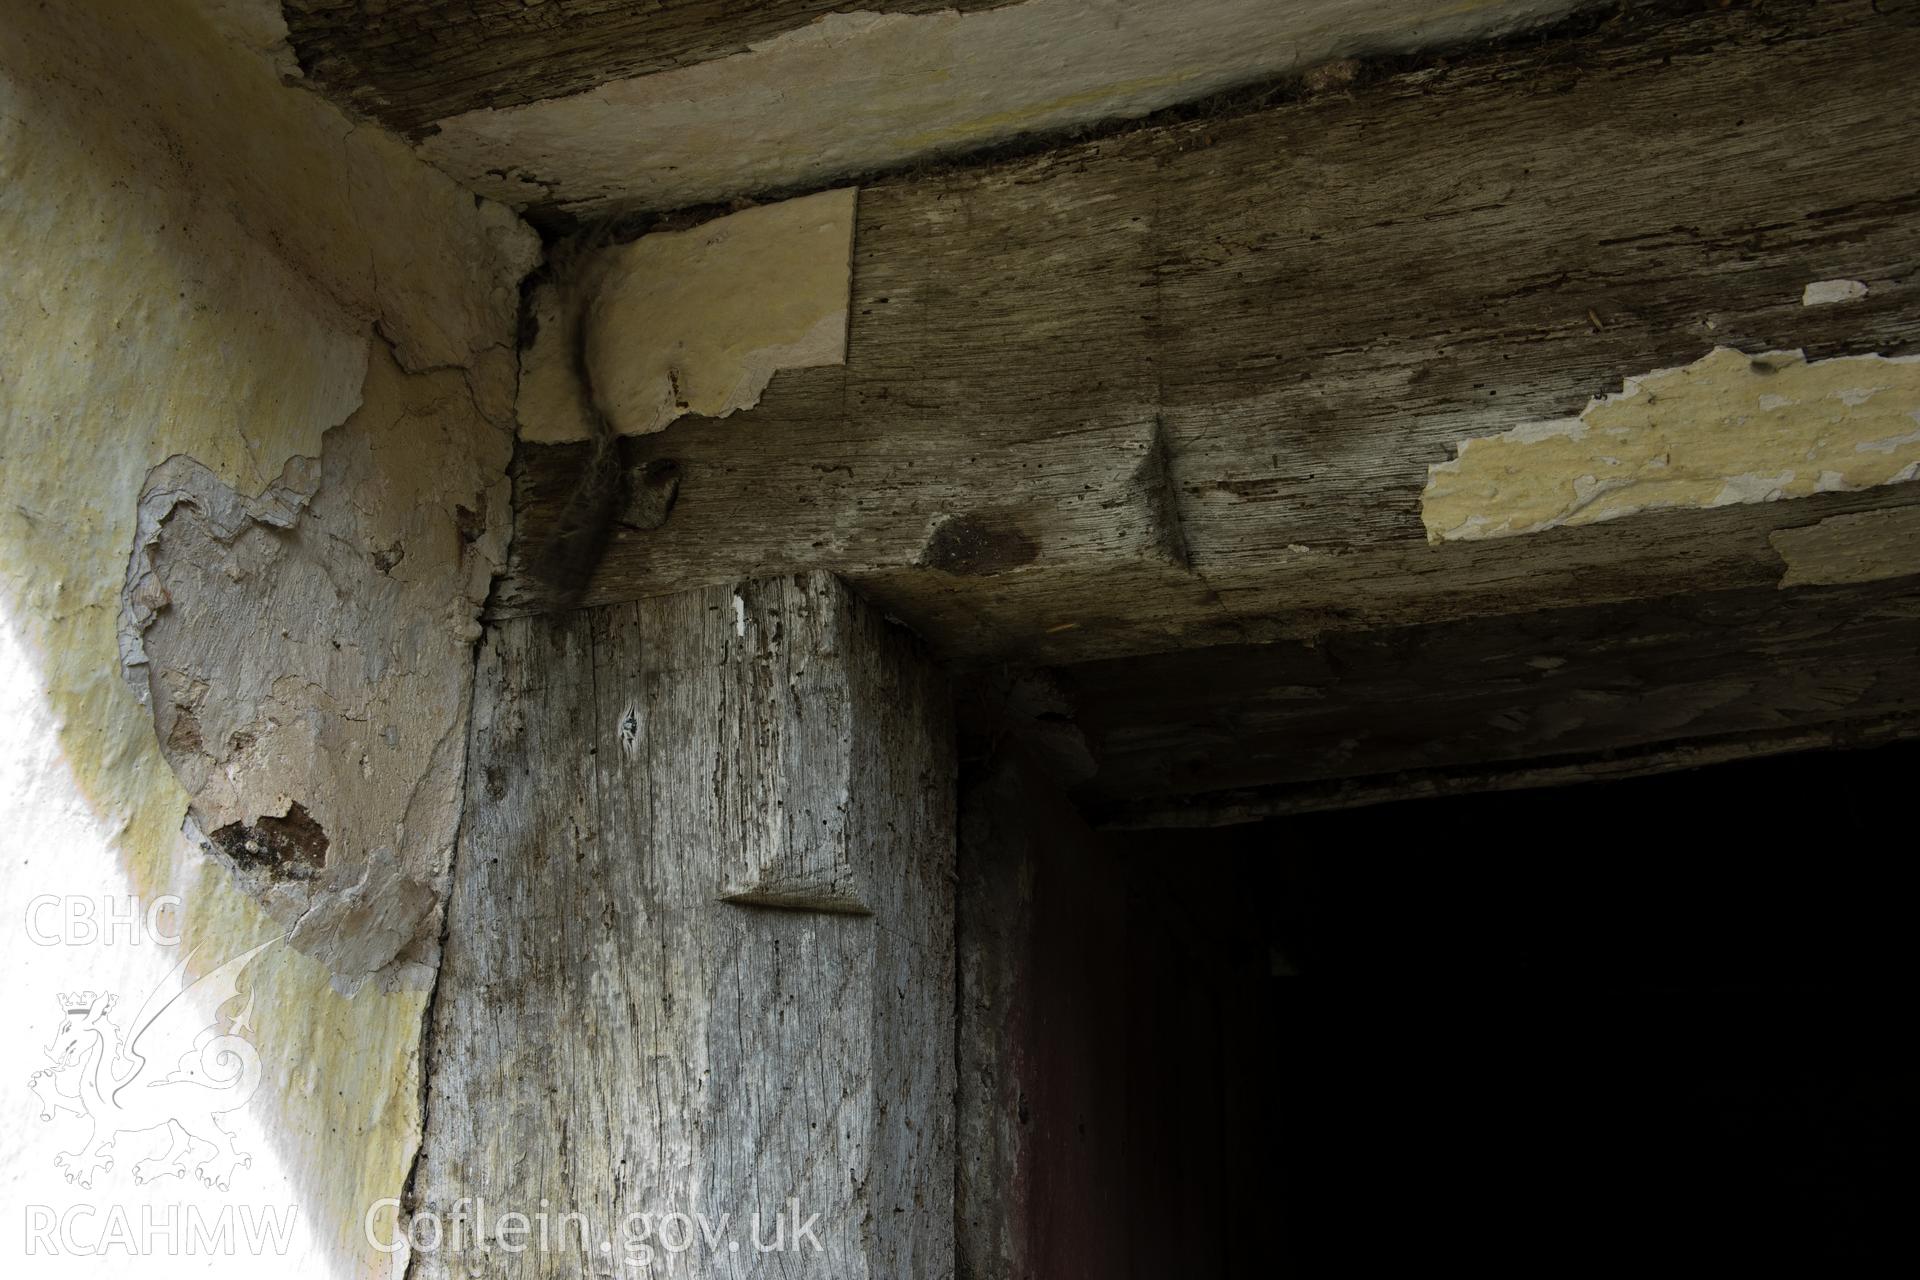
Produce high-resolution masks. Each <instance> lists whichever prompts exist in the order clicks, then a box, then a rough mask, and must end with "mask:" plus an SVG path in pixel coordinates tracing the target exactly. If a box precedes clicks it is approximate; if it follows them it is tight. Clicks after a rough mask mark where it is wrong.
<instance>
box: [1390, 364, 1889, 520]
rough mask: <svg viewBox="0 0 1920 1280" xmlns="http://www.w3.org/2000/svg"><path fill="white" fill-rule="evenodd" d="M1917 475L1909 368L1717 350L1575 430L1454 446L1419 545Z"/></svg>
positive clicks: (1513, 433) (1517, 431)
mask: <svg viewBox="0 0 1920 1280" xmlns="http://www.w3.org/2000/svg"><path fill="white" fill-rule="evenodd" d="M1916 475H1920V357H1916V356H1895V357H1887V356H1878V355H1867V356H1841V357H1836V358H1834V359H1831V360H1817V361H1814V362H1812V363H1808V362H1807V360H1806V359H1805V357H1804V356H1803V355H1802V354H1801V353H1800V352H1798V351H1770V352H1765V353H1761V354H1757V355H1751V356H1749V355H1745V354H1742V353H1741V352H1739V351H1736V350H1734V349H1732V348H1730V347H1716V348H1715V349H1714V350H1713V351H1712V352H1710V353H1708V354H1707V355H1705V356H1702V357H1701V358H1700V359H1698V360H1696V361H1694V362H1693V363H1692V364H1690V365H1686V366H1684V367H1682V368H1678V369H1660V370H1656V371H1654V372H1653V373H1648V374H1643V375H1641V376H1639V377H1633V378H1628V379H1626V383H1625V387H1624V389H1623V390H1622V391H1621V393H1620V394H1618V395H1613V396H1604V397H1602V398H1600V399H1597V400H1594V401H1591V402H1590V403H1589V404H1588V405H1587V407H1586V409H1584V410H1583V411H1582V412H1581V413H1580V414H1579V415H1578V416H1577V417H1572V418H1563V419H1559V420H1556V421H1552V422H1533V423H1525V424H1522V425H1521V426H1518V427H1515V428H1513V429H1512V430H1510V431H1505V432H1502V433H1501V434H1499V435H1497V436H1487V437H1482V438H1477V439H1471V440H1463V441H1461V442H1460V445H1459V448H1458V451H1457V454H1456V456H1455V458H1454V460H1453V461H1451V462H1443V463H1438V464H1436V465H1434V466H1432V467H1430V468H1429V469H1428V479H1427V487H1426V491H1425V493H1424V494H1423V495H1422V498H1421V505H1420V514H1421V519H1422V520H1423V521H1424V522H1425V524H1426V528H1427V538H1428V540H1429V541H1430V542H1450V541H1460V540H1470V539H1476V538H1500V537H1507V536H1510V535H1513V534H1521V533H1534V532H1537V531H1539V530H1542V529H1551V528H1555V527H1557V526H1560V525H1580V524H1594V523H1597V522H1599V521H1602V520H1615V519H1618V518H1620V517H1621V516H1627V515H1632V514H1634V513H1635V512H1639V511H1648V510H1658V509H1660V508H1671V507H1723V506H1728V505H1730V504H1733V503H1741V502H1772V501H1775V500H1777V499H1780V498H1798V497H1804V496H1806V495H1808V494H1813V493H1828V492H1833V491H1836V490H1848V489H1866V488H1871V487H1872V486H1874V485H1883V484H1898V483H1901V482H1903V481H1907V480H1912V479H1914V478H1915V476H1916Z"/></svg>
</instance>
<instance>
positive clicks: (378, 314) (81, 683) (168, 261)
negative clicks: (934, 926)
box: [0, 0, 537, 1276]
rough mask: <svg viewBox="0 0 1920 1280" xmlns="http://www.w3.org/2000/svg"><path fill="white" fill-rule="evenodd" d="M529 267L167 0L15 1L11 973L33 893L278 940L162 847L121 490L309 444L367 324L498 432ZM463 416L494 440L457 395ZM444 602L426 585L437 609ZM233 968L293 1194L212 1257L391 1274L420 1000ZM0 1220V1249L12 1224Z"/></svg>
mask: <svg viewBox="0 0 1920 1280" xmlns="http://www.w3.org/2000/svg"><path fill="white" fill-rule="evenodd" d="M536 248H537V246H536V244H535V242H534V240H533V238H532V237H531V235H530V234H529V233H528V232H527V231H526V230H525V228H524V227H522V226H521V225H520V224H519V222H518V220H517V219H515V218H514V217H512V216H511V215H510V214H509V213H507V212H506V211H505V210H503V209H500V208H499V207H497V206H490V205H488V206H476V204H475V201H474V200H473V198H472V197H471V196H470V195H469V194H468V193H466V192H464V191H462V190H461V189H460V188H458V187H456V186H455V185H454V184H452V183H451V182H449V181H447V180H446V179H445V178H444V177H443V176H441V175H439V174H437V173H434V172H432V171H431V170H429V169H427V168H426V167H425V166H422V165H420V164H419V163H418V162H417V161H415V160H413V159H412V157H411V156H410V154H409V153H408V152H407V150H406V149H405V148H404V147H402V146H401V145H400V144H399V143H397V142H395V141H393V140H392V139H390V138H387V137H385V136H384V135H381V134H379V133H378V132H376V131H373V130H371V129H368V128H365V127H363V126H357V125H355V124H354V123H352V122H350V121H348V120H347V119H346V118H344V117H343V116H341V115H340V114H339V113H338V112H337V111H336V110H334V109H332V108H331V107H329V106H327V105H325V104H324V103H322V102H321V101H320V100H319V99H318V98H316V97H314V96H312V95H310V94H308V93H305V92H304V91H301V90H298V89H294V88H288V87H285V86H283V85H281V84H280V83H279V82H278V78H277V77H276V75H275V74H274V72H273V70H272V68H271V66H270V65H269V64H268V63H267V62H266V61H265V60H264V59H263V58H262V57H261V56H259V55H258V54H256V53H253V52H249V51H248V50H247V49H245V48H244V47H243V46H242V45H240V44H238V43H234V42H230V41H228V40H226V39H225V38H223V37H222V35H221V34H220V32H219V31H218V30H217V29H216V28H215V27H214V26H213V25H212V24H210V23H209V22H208V21H207V20H206V19H205V17H204V15H203V14H202V13H201V12H200V11H199V10H198V9H197V8H196V7H195V6H194V5H192V4H191V3H188V2H187V0H141V2H140V3H138V4H125V3H115V2H113V0H61V3H57V4H44V5H19V6H11V7H10V8H9V12H8V13H7V16H6V18H5V20H4V21H0V252H4V254H5V268H6V269H5V271H4V272H0V424H3V426H4V434H3V435H0V627H4V629H5V631H6V640H7V643H6V645H5V646H4V652H5V653H6V655H7V661H8V663H9V666H8V669H7V670H6V671H5V673H4V678H5V679H6V680H7V681H9V682H10V686H9V687H10V688H12V689H13V690H14V692H15V693H16V694H17V696H18V698H19V700H20V705H21V708H22V710H21V711H20V713H19V714H20V717H21V718H22V720H24V723H19V722H16V723H13V724H10V725H9V726H8V730H9V732H10V733H12V734H13V735H14V738H13V739H11V740H14V741H17V742H18V743H20V744H22V745H21V750H20V751H18V752H17V753H15V755H14V757H13V759H12V760H10V765H11V766H12V767H11V769H10V771H9V772H8V773H7V774H6V787H5V789H4V792H3V793H0V820H4V823H5V830H6V835H5V837H4V839H5V842H6V851H7V859H6V863H5V866H4V868H3V869H0V910H4V913H5V920H6V932H7V934H8V935H9V936H8V938H7V942H6V945H7V947H8V948H10V950H9V951H8V953H7V954H8V955H9V957H10V958H21V957H22V956H24V955H25V953H24V951H22V949H23V948H25V947H26V946H27V944H25V943H23V942H22V941H21V940H20V938H19V936H18V934H19V930H18V929H17V927H16V926H17V922H18V921H19V920H20V919H21V918H22V916H23V915H24V913H25V903H26V901H27V900H29V899H31V898H32V897H34V896H36V895H39V894H43V893H49V892H51V893H55V894H79V893H88V894H99V893H105V892H131V893H137V894H139V895H141V896H143V897H145V898H148V899H151V898H153V897H155V896H157V895H159V894H163V893H169V892H173V893H178V894H180V895H181V896H182V897H183V899H184V907H183V929H184V933H185V941H184V944H183V949H192V950H195V957H196V958H195V960H194V967H195V968H204V967H209V966H211V965H212V964H216V963H218V962H219V961H220V960H222V959H224V958H226V957H227V956H229V955H231V954H234V953H235V952H236V951H238V950H240V949H243V948H244V947H245V946H247V945H249V944H251V943H252V942H254V941H257V940H259V939H260V938H263V937H267V936H271V935H272V934H273V933H275V932H278V930H277V928H276V927H275V926H274V925H273V924H272V923H271V922H270V921H269V920H268V919H267V918H266V917H265V916H264V914H263V913H262V911H261V910H260V908H259V907H258V906H257V905H256V904H255V902H254V901H253V900H252V899H250V898H248V897H247V896H245V895H244V894H242V893H240V892H239V891H238V890H237V889H236V888H234V886H233V885H232V884H231V882H230V880H229V878H228V876H227V875H226V873H225V872H224V870H223V868H221V867H220V866H217V865H215V864H213V863H212V862H210V861H208V860H206V859H204V858H202V857H201V856H199V855H198V854H197V853H196V852H195V851H194V850H193V849H192V848H191V847H190V846H188V845H187V844H186V842H185V841H183V840H182V838H181V836H180V824H181V817H182V813H183V811H184V807H185V799H184V797H183V795H182V792H181V789H180V787H179V785H178V784H177V783H176V781H175V779H174V776H173V775H172V773H171V772H170V771H169V769H168V767H167V764H166V762H165V761H164V760H163V759H162V757H161V753H160V751H159V749H158V747H157V744H156V742H155V739H154V731H153V726H152V722H151V719H150V717H149V714H148V712H147V710H146V708H144V707H142V706H141V705H140V703H139V702H138V701H137V699H136V696H135V694H134V691H133V690H132V688H131V687H130V686H129V685H128V684H127V683H126V682H125V681H124V680H123V679H122V677H121V674H120V671H119V654H118V638H117V627H116V621H117V613H118V607H119V593H120V590H121V586H122V582H123V580H124V578H125V575H126V571H127V563H128V556H129V554H130V552H131V550H132V542H133V530H134V523H135V503H136V500H137V498H138V495H139V493H140V489H141V485H142V482H143V480H144V478H145V477H146V475H147V473H148V471H149V470H150V469H151V468H152V467H154V466H155V465H156V464H158V463H160V462H161V461H163V460H164V459H166V458H168V457H169V456H172V455H174V454H179V453H184V454H189V455H191V456H192V457H193V458H196V459H198V460H199V461H200V462H202V463H204V464H206V466H208V467H209V468H211V469H212V470H213V471H214V472H215V473H216V474H217V475H218V476H219V477H220V478H221V479H222V480H223V481H225V482H226V483H228V484H231V485H232V486H234V487H235V488H237V489H239V490H241V491H242V492H246V493H253V492H257V491H259V490H260V489H261V488H262V487H263V486H264V485H265V484H266V483H267V482H268V481H269V480H271V479H272V478H273V477H274V476H276V475H278V474H279V472H280V470H281V468H282V466H283V464H284V463H285V462H286V460H287V459H288V458H290V457H294V456H296V455H308V456H311V455H314V454H317V453H319V452H320V447H321V437H322V433H323V432H325V431H326V430H327V429H328V428H329V427H331V426H333V425H335V424H337V423H340V422H342V421H343V420H345V419H347V418H348V417H349V416H350V415H351V414H352V413H353V412H354V410H355V408H356V407H357V406H358V405H360V403H361V401H362V396H363V393H362V384H363V379H364V378H365V376H366V371H367V368H368V360H369V352H370V350H372V349H373V344H374V343H376V342H378V341H379V340H380V339H379V338H378V337H376V336H375V335H376V333H378V334H383V335H385V337H386V338H387V339H388V340H390V341H391V342H392V344H393V347H394V350H395V352H396V354H397V355H398V357H399V358H400V360H401V361H402V362H403V363H404V364H405V365H407V366H408V367H410V368H416V369H420V368H428V367H435V366H449V367H452V368H455V369H458V370H462V371H463V372H461V373H458V374H455V375H453V377H452V382H453V384H454V386H453V388H452V392H453V393H455V394H460V395H463V396H467V397H472V396H475V395H481V394H482V393H484V397H485V399H486V400H487V401H489V402H490V403H491V404H492V406H493V408H494V411H495V412H496V413H497V412H498V410H499V409H500V408H501V407H502V406H503V404H504V401H505V396H504V395H503V394H502V393H501V391H500V390H499V388H498V386H497V384H498V382H499V380H500V379H501V378H502V377H505V378H507V379H508V380H509V381H510V378H511V371H510V368H507V367H505V366H503V365H502V364H501V360H500V356H499V352H500V349H501V348H502V347H503V346H504V345H505V344H507V343H508V342H510V337H511V332H512V319H513V315H514V310H515V291H516V281H517V278H518V276H519V275H520V274H521V272H522V271H524V269H525V268H526V267H527V265H529V264H530V262H531V261H532V258H533V256H534V254H535V252H536ZM468 417H469V420H470V421H471V423H472V424H473V429H474V430H476V431H482V430H486V431H491V430H495V429H496V428H495V427H492V426H489V425H488V424H487V423H486V422H485V421H484V419H483V417H482V415H481V413H480V412H479V408H478V407H476V408H475V410H474V411H473V412H472V413H470V414H469V415H468ZM464 588H465V584H463V583H458V582H450V583H449V585H448V591H447V600H446V601H445V608H446V609H447V610H448V611H449V612H450V611H452V610H453V609H454V607H455V599H454V597H455V596H457V595H458V594H459V593H460V592H461V591H462V590H464ZM54 830H58V831H59V832H61V833H62V834H61V838H60V840H59V842H58V843H57V844H52V845H49V843H48V837H47V833H48V832H50V831H54ZM16 952H20V953H21V955H20V956H16ZM25 958H27V959H38V958H40V957H31V956H26V957H25ZM59 959H60V961H61V964H62V968H61V972H63V973H69V972H70V979H71V981H72V984H73V985H74V986H81V985H106V984H105V983H104V981H103V980H101V979H99V978H94V979H93V981H91V982H89V977H90V975H96V974H101V973H106V972H111V971H115V970H116V969H118V971H121V972H132V969H131V968H130V967H129V963H128V962H127V961H126V959H125V957H124V956H123V955H121V953H120V952H119V951H117V950H115V949H114V948H111V947H107V948H98V949H92V950H85V949H83V950H76V951H74V952H73V953H71V954H62V955H61V956H60V957H59ZM14 971H15V972H19V971H20V970H19V969H18V968H16V969H15V970H14ZM254 972H255V992H256V996H255V1010H256V1012H255V1018H254V1035H253V1039H254V1043H255V1044H256V1045H257V1046H258V1048H259V1049H260V1053H261V1057H262V1060H263V1063H264V1064H265V1066H266V1077H265V1081H264V1083H263V1084H262V1086H261V1089H260V1091H259V1093H258V1094H256V1095H255V1097H254V1100H253V1103H252V1106H251V1108H250V1116H251V1117H252V1118H255V1119H257V1120H259V1122H260V1124H261V1126H262V1127H263V1129H264V1130H265V1131H266V1132H267V1133H268V1134H269V1135H270V1136H271V1139H272V1142H273V1144H274V1147H275V1149H276V1150H275V1158H276V1159H277V1161H278V1162H279V1165H280V1166H281V1167H283V1168H284V1170H285V1176H286V1177H287V1179H288V1180H289V1184H290V1188H291V1192H292V1193H293V1194H295V1195H296V1196H297V1197H298V1202H299V1208H300V1222H301V1234H300V1235H299V1237H298V1242H297V1244H296V1246H295V1248H294V1251H293V1253H292V1255H291V1256H287V1257H280V1258H276V1259H271V1260H269V1261H268V1262H266V1263H264V1264H263V1263H261V1262H259V1261H257V1260H250V1259H241V1260H240V1262H239V1263H238V1264H234V1263H232V1261H231V1260H229V1263H228V1264H226V1265H230V1266H231V1265H239V1266H242V1267H244V1268H245V1269H246V1273H247V1274H251V1275H258V1274H261V1267H262V1266H263V1265H265V1266H267V1267H269V1268H270V1270H269V1272H268V1273H269V1274H286V1275H308V1276H320V1275H359V1274H367V1275H375V1274H378V1275H385V1274H389V1273H390V1272H391V1271H392V1269H393V1267H394V1266H395V1260H394V1259H392V1258H387V1257H383V1256H380V1255H376V1254H374V1253H372V1252H371V1251H370V1250H369V1249H368V1247H367V1246H366V1245H365V1244H364V1243H363V1242H362V1239H361V1226H360V1213H361V1210H362V1208H363V1207H364V1206H365V1205H366V1204H367V1203H368V1202H369V1201H371V1200H372V1199H375V1198H377V1197H379V1196H383V1195H392V1194H396V1193H397V1190H398V1188H399V1187H400V1185H401V1183H402V1182H403V1180H404V1178H405V1175H406V1171H407V1169H408V1166H409V1162H410V1159H411V1156H412V1152H413V1147H414V1143H415V1141H416V1138H417V1132H418V1114H417V1111H418V1088H419V1077H418V1070H419V1064H418V1046H419V1032H420V1026H421V1012H422V1007H423V1004H424V1000H425V992H424V991H423V990H422V989H419V988H418V987H417V986H416V987H413V988H410V989H396V990H380V989H375V988H368V989H365V990H362V991H361V992H360V993H359V995H358V996H356V997H354V998H352V999H348V998H345V997H342V996H340V995H336V994H334V992H333V991H332V990H331V987H330V984H329V977H330V975H329V974H328V973H327V972H326V971H325V970H324V969H323V968H322V967H321V966H319V965H317V964H315V963H313V962H312V961H310V960H308V959H306V958H304V957H303V956H301V955H299V954H297V953H296V952H294V951H292V950H290V949H288V948H286V947H284V946H282V947H276V948H274V949H273V950H271V951H269V952H268V953H266V954H265V955H263V956H262V957H261V959H260V961H259V962H257V964H256V967H255V971H254ZM50 998H51V996H50V994H49V1000H50ZM29 1038H31V1039H32V1040H33V1041H36V1042H37V1041H38V1040H42V1039H44V1038H45V1033H44V1030H43V1029H41V1028H38V1027H32V1026H29V1027H24V1028H22V1029H21V1035H20V1040H21V1041H22V1043H21V1044H20V1045H18V1046H15V1045H11V1044H10V1045H8V1046H7V1047H6V1050H5V1051H6V1052H7V1053H8V1054H10V1055H11V1054H15V1053H19V1054H26V1055H29V1056H30V1055H31V1054H32V1053H33V1052H34V1050H33V1046H32V1044H31V1043H27V1041H28V1040H29ZM6 1062H7V1064H8V1065H9V1066H12V1065H13V1063H14V1058H13V1057H12V1056H9V1057H7V1058H6ZM14 1105H17V1107H18V1109H19V1111H20V1113H21V1114H23V1115H24V1114H26V1110H25V1104H24V1103H17V1104H14ZM38 1132H39V1131H38V1130H34V1131H31V1132H29V1131H24V1130H23V1131H20V1132H18V1133H16V1134H15V1135H14V1136H13V1137H11V1138H10V1139H9V1141H8V1146H7V1155H8V1160H7V1166H8V1169H9V1175H10V1180H9V1183H8V1185H7V1188H6V1195H7V1197H8V1198H9V1199H14V1198H20V1197H25V1198H30V1199H31V1198H47V1199H53V1198H54V1196H55V1190H62V1188H61V1187H60V1184H59V1182H58V1178H57V1174H56V1173H55V1171H54V1170H53V1169H52V1168H51V1166H50V1165H44V1167H43V1164H44V1162H43V1161H41V1160H40V1159H38V1158H37V1155H36V1153H37V1152H38V1151H39V1150H40V1148H39V1147H36V1146H35V1145H34V1144H35V1143H38V1142H43V1141H44V1140H43V1139H41V1138H39V1137H38V1136H37V1134H38ZM44 1179H53V1184H52V1185H53V1188H54V1190H49V1189H47V1188H46V1187H43V1185H42V1182H43V1181H44ZM180 1194H182V1195H184V1194H186V1189H183V1190H182V1191H181V1193H180ZM236 1194H238V1193H236ZM5 1216H7V1217H8V1219H9V1220H10V1221H12V1222H14V1223H15V1226H16V1230H15V1231H13V1232H10V1233H8V1236H9V1244H8V1246H7V1247H8V1248H9V1249H12V1248H17V1247H19V1232H18V1230H17V1227H18V1224H19V1221H20V1219H19V1216H18V1214H17V1213H16V1212H14V1211H13V1210H12V1209H11V1208H9V1209H8V1210H7V1212H6V1215H5ZM214 1265H216V1266H218V1265H221V1264H219V1263H218V1261H217V1260H215V1263H214ZM237 1273H238V1272H236V1274H237ZM197 1274H205V1273H204V1272H197Z"/></svg>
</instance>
